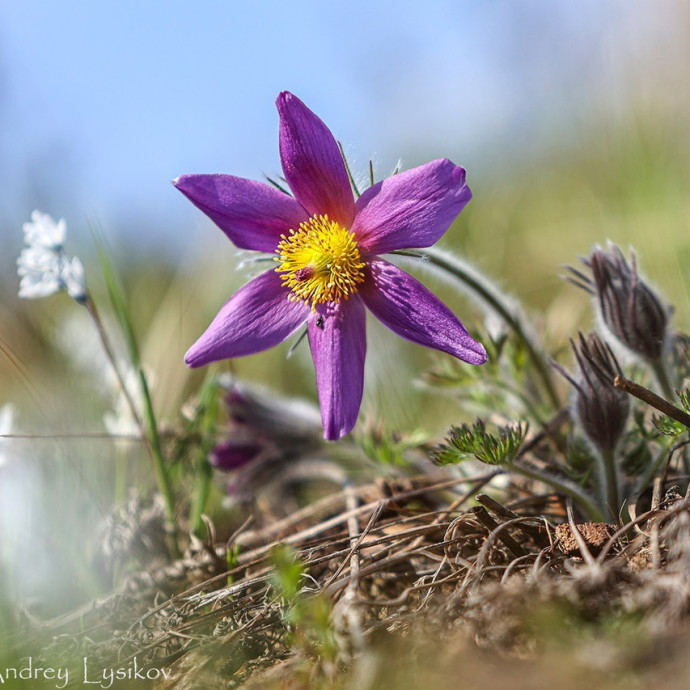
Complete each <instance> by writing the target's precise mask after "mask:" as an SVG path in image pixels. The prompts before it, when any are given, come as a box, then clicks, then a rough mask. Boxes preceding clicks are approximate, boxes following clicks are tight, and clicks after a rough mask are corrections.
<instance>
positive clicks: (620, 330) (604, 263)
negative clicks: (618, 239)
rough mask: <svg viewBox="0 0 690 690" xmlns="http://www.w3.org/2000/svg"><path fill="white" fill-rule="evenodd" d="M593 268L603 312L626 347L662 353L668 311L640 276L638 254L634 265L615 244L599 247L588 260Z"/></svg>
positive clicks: (638, 351)
mask: <svg viewBox="0 0 690 690" xmlns="http://www.w3.org/2000/svg"><path fill="white" fill-rule="evenodd" d="M585 263H586V264H587V265H588V266H589V267H590V268H591V270H592V276H593V278H594V287H595V290H596V296H597V298H598V300H599V307H600V309H601V316H602V318H603V320H604V323H605V324H606V326H607V327H608V329H609V330H610V331H611V333H613V335H614V336H615V337H616V338H617V339H618V340H620V341H621V342H622V343H623V344H624V345H625V346H626V347H628V348H629V349H630V350H632V351H633V352H635V353H636V354H638V355H640V356H642V357H644V358H645V359H647V360H652V361H653V360H657V359H659V357H661V354H662V352H663V349H664V343H665V340H666V326H667V323H668V311H667V309H666V307H665V306H664V304H663V303H662V301H661V300H660V298H659V297H658V296H657V295H656V294H655V293H654V292H653V291H652V290H651V289H650V288H649V286H648V285H647V284H646V283H645V282H644V281H643V280H641V279H640V277H639V275H638V273H637V266H636V262H635V254H634V253H632V252H631V254H630V265H628V262H627V261H626V260H625V257H624V256H623V254H622V252H621V251H620V249H618V247H616V246H615V245H610V248H609V251H608V252H605V251H603V250H602V249H599V248H597V249H595V250H594V251H593V252H592V256H591V257H590V258H589V260H588V261H586V262H585Z"/></svg>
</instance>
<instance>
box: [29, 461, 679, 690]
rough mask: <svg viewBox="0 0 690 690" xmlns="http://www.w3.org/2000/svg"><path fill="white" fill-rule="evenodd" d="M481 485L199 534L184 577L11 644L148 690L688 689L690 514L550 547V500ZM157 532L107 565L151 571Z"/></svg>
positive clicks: (406, 484) (145, 587)
mask: <svg viewBox="0 0 690 690" xmlns="http://www.w3.org/2000/svg"><path fill="white" fill-rule="evenodd" d="M491 476H492V475H490V474H484V475H477V476H473V477H466V478H455V479H448V480H444V481H438V480H436V481H432V480H430V479H429V478H428V477H419V478H415V479H409V480H408V479H405V480H394V481H388V482H385V481H377V482H374V483H371V484H367V485H364V486H360V487H357V488H349V487H348V488H346V489H344V490H343V491H342V492H339V493H337V494H333V495H330V496H327V497H326V498H323V499H321V500H320V501H318V502H316V503H314V504H312V505H310V506H308V507H307V508H304V509H302V510H301V511H298V512H296V513H292V514H291V515H290V516H289V517H287V518H285V519H282V520H278V521H275V522H268V523H266V524H265V525H262V526H261V528H256V529H252V526H251V524H250V523H249V522H247V523H245V525H243V526H242V528H240V529H239V530H238V531H237V532H236V533H235V534H233V535H232V536H231V537H230V539H229V541H228V542H227V543H219V541H218V539H217V537H216V536H215V535H214V534H213V529H212V528H211V526H210V525H209V539H208V541H207V543H201V542H199V541H195V542H193V543H192V544H191V545H190V548H189V549H188V551H187V553H186V555H185V558H184V559H182V560H180V561H179V562H176V563H173V564H168V565H164V563H163V561H162V560H161V561H159V562H158V564H157V565H149V567H147V569H146V570H145V571H140V572H136V573H133V574H131V575H130V576H129V577H128V578H127V583H126V586H125V588H124V589H123V590H122V591H121V592H120V593H118V594H114V595H112V596H110V597H109V598H107V599H105V600H103V601H99V602H93V603H92V604H90V605H89V606H87V607H85V608H83V609H82V610H80V611H77V612H74V613H72V614H70V615H68V616H63V617H60V618H59V619H56V620H53V621H50V622H44V623H41V624H38V623H37V622H35V621H33V622H32V623H29V622H28V621H27V623H26V626H25V628H26V635H25V636H24V639H23V640H22V642H23V643H24V645H28V646H35V645H37V644H38V643H39V641H40V640H44V641H45V640H46V639H47V636H49V637H50V638H51V640H52V641H51V642H50V644H48V645H47V646H45V647H44V650H43V655H45V657H46V658H49V659H52V660H53V664H55V663H56V662H55V659H60V658H61V659H63V660H65V663H68V662H69V659H70V658H71V659H74V658H78V659H81V658H82V657H83V656H88V657H89V660H90V663H91V664H94V665H96V664H99V663H100V664H102V665H103V666H104V667H113V666H126V665H127V664H130V663H131V662H132V660H133V659H134V657H136V658H137V662H138V664H139V666H144V667H149V668H154V667H156V668H161V667H165V668H168V669H170V670H171V671H172V677H171V679H170V680H169V681H168V682H167V683H163V684H161V685H160V687H166V688H175V689H177V690H182V689H185V688H189V689H190V690H191V689H192V688H207V687H208V688H211V687H249V688H264V687H269V688H271V687H275V688H308V687H324V688H350V687H357V688H364V689H366V688H372V689H373V688H388V687H390V688H393V687H395V688H418V687H441V688H445V687H449V688H450V687H454V688H455V687H465V686H466V685H467V686H468V687H469V686H470V685H472V687H477V686H478V687H488V686H491V687H495V688H518V687H531V688H539V687H547V686H548V687H552V686H553V684H555V683H558V684H559V685H561V686H562V687H564V688H570V687H573V688H575V687H583V686H584V685H585V684H587V685H589V686H591V687H607V688H608V687H618V686H619V684H622V683H624V682H625V683H632V684H633V687H645V686H646V685H647V683H648V682H651V680H650V679H652V678H654V679H661V678H665V679H666V680H667V681H668V682H669V683H670V685H669V687H684V685H681V684H680V682H681V681H680V677H679V676H678V670H677V669H678V668H680V667H681V666H682V660H683V654H684V653H685V650H686V649H687V647H688V639H690V638H688V637H687V633H686V627H687V619H688V615H687V614H688V611H689V608H690V499H688V498H687V497H685V498H684V497H680V496H678V495H673V494H669V498H668V500H667V501H666V502H665V503H662V504H661V505H660V506H659V507H657V508H656V509H654V510H652V511H650V512H648V513H646V514H645V515H642V516H639V517H638V519H637V520H636V521H635V522H633V523H631V524H630V525H629V526H628V528H627V529H625V530H620V531H618V532H615V533H613V530H612V528H611V527H605V526H602V527H601V529H600V530H598V531H597V528H589V530H588V529H584V530H582V534H581V533H580V532H579V531H574V523H573V522H572V521H571V522H570V526H569V527H567V526H566V527H565V528H564V527H560V528H559V537H557V536H556V530H555V529H554V525H555V524H556V523H565V522H566V521H567V520H566V517H565V513H564V508H563V506H562V505H561V504H560V503H559V502H558V501H557V500H556V499H555V498H554V497H552V496H547V495H542V496H536V497H535V496H534V493H533V491H534V488H535V487H534V486H532V487H526V486H524V487H520V486H517V485H516V486H513V487H512V488H511V489H510V492H509V496H507V497H506V498H505V499H504V502H503V504H500V503H497V502H496V501H495V500H493V499H491V498H489V497H487V496H485V495H482V494H481V493H480V492H481V490H482V487H483V486H484V485H485V484H486V483H487V482H488V481H489V480H490V478H491ZM478 493H479V505H476V506H475V507H473V508H470V509H468V505H467V504H468V503H469V502H470V500H471V499H473V498H475V497H476V496H477V494H478ZM439 506H441V507H439ZM160 517H161V511H160V510H158V509H157V508H156V507H155V506H154V507H149V508H147V509H142V508H141V506H139V505H134V504H133V505H131V506H130V512H129V526H128V525H127V521H126V520H122V519H121V520H120V522H119V523H118V525H117V529H116V530H114V533H115V534H119V539H111V541H110V542H109V544H110V549H111V551H112V550H113V549H114V548H115V547H114V545H115V544H116V543H118V544H120V547H122V548H126V549H129V550H130V553H131V552H133V551H136V550H137V549H139V550H143V551H144V552H146V554H147V561H146V562H147V564H155V563H156V559H155V557H154V556H155V552H156V550H157V549H158V546H157V545H158V544H162V543H163V541H162V539H161V538H160V537H161V533H160V525H161V524H162V521H161V519H160ZM592 529H593V531H594V534H592V533H591V532H592ZM602 530H603V532H602ZM603 533H605V534H606V538H605V540H604V541H603V542H602V540H601V538H602V534H603ZM126 535H128V536H126ZM573 542H574V543H575V546H573ZM278 543H280V544H288V545H290V546H291V547H292V549H293V550H294V553H295V554H296V555H297V557H298V559H299V561H300V562H301V563H302V564H303V567H304V577H303V578H302V580H301V582H300V587H301V591H300V592H299V594H297V595H296V596H295V598H294V599H292V600H289V597H288V598H287V599H286V595H285V592H281V589H280V587H279V586H278V585H277V584H276V582H277V580H276V559H275V555H274V554H275V552H274V548H275V547H276V545H277V544H278ZM588 544H589V546H588ZM228 549H229V550H230V552H231V554H235V555H234V556H232V558H231V559H230V560H228ZM228 564H230V565H229V566H228ZM295 611H300V612H301V613H300V615H299V616H295V615H294V614H295ZM323 611H325V612H326V614H325V619H324V620H326V624H325V626H324V624H323V620H322V619H320V618H319V615H320V613H319V612H321V613H323ZM322 618H323V617H322ZM682 677H683V678H687V674H683V676H682ZM671 679H673V680H671ZM665 682H666V681H665ZM674 683H676V685H674Z"/></svg>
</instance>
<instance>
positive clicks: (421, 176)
mask: <svg viewBox="0 0 690 690" xmlns="http://www.w3.org/2000/svg"><path fill="white" fill-rule="evenodd" d="M471 198H472V192H470V188H469V187H468V186H467V184H466V182H465V170H464V168H461V167H459V166H457V165H455V164H454V163H451V161H449V160H448V159H447V158H442V159H439V160H435V161H431V163H426V164H425V165H420V166H419V167H417V168H413V169H412V170H406V171H405V172H401V173H398V174H397V175H393V176H391V177H389V178H387V179H385V180H383V181H381V182H378V183H377V184H375V185H373V186H372V187H369V189H367V190H366V191H365V192H364V193H363V194H362V196H361V197H360V198H359V199H358V200H357V204H356V208H357V216H356V218H355V222H354V224H353V225H352V228H351V230H352V232H353V233H354V234H355V235H356V236H357V239H358V241H359V243H360V245H361V246H362V248H363V249H365V250H366V251H368V252H371V253H372V254H384V253H385V252H390V251H393V250H394V249H403V248H406V247H430V246H431V245H432V244H434V243H435V242H436V241H437V240H438V239H439V238H440V237H441V236H442V235H443V233H444V232H445V231H446V230H448V228H449V227H450V224H451V223H452V222H453V221H454V220H455V218H456V217H457V215H458V213H460V211H462V209H463V208H464V207H465V205H466V204H467V202H468V201H469V200H470V199H471Z"/></svg>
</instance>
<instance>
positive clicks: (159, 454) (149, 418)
mask: <svg viewBox="0 0 690 690" xmlns="http://www.w3.org/2000/svg"><path fill="white" fill-rule="evenodd" d="M84 306H85V307H86V310H87V311H88V313H89V316H90V317H91V320H92V321H93V323H94V325H95V326H96V330H97V332H98V337H99V338H100V341H101V344H102V345H103V350H104V351H105V354H106V356H107V358H108V360H109V361H110V364H111V366H112V368H113V371H114V372H115V376H116V377H117V380H118V383H119V384H120V388H121V389H122V392H123V394H124V396H125V399H126V400H127V404H128V405H129V408H130V410H131V412H132V417H133V418H134V420H135V422H136V424H137V426H138V427H139V430H140V432H141V437H142V439H143V440H144V446H145V447H146V451H147V453H148V455H149V457H150V459H151V463H152V465H153V470H154V473H155V475H156V482H157V485H158V490H159V491H160V492H161V496H162V497H163V502H164V504H165V515H166V521H167V527H168V535H169V540H170V543H169V546H170V553H171V556H172V557H173V558H178V557H179V555H180V550H179V547H178V545H177V537H176V528H175V524H176V523H175V503H174V500H173V495H172V487H171V484H170V479H169V477H168V473H167V471H166V469H165V461H164V459H163V450H162V447H161V441H160V436H159V434H158V425H157V424H156V417H155V414H154V411H153V405H152V403H151V393H150V391H149V387H148V382H147V380H146V376H145V374H144V372H143V370H142V368H141V366H140V365H139V362H138V361H137V362H136V368H137V370H138V374H139V382H140V385H141V389H142V393H143V399H144V405H145V407H144V416H145V418H146V424H144V421H143V420H142V419H141V417H140V416H139V412H138V411H137V406H136V404H135V402H134V400H133V399H132V396H131V394H130V392H129V391H128V390H127V385H126V384H125V380H124V378H123V376H122V373H121V372H120V368H119V367H118V365H117V359H116V357H115V352H114V351H113V348H112V345H111V344H110V339H109V338H108V334H107V332H106V330H105V328H104V326H103V322H102V320H101V317H100V315H99V313H98V310H97V309H96V304H95V302H94V301H93V299H92V298H91V296H90V295H87V296H86V300H85V302H84Z"/></svg>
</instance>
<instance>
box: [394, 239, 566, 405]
mask: <svg viewBox="0 0 690 690" xmlns="http://www.w3.org/2000/svg"><path fill="white" fill-rule="evenodd" d="M391 253H392V254H399V255H400V256H412V257H415V258H419V259H422V260H427V261H429V263H431V264H433V265H434V266H436V267H437V268H440V269H443V270H444V271H446V272H447V273H450V274H451V275H452V276H454V277H455V278H457V279H458V280H459V281H460V282H461V283H463V284H464V285H465V286H466V287H467V288H468V289H469V290H470V291H471V292H473V293H474V294H475V295H477V296H478V297H479V298H480V299H481V300H482V301H483V302H485V303H486V304H487V305H488V306H489V307H491V309H493V310H494V311H495V312H496V313H497V314H498V315H499V316H500V317H501V318H502V319H503V321H504V322H505V323H506V325H508V326H509V327H510V328H511V329H512V330H513V332H514V333H515V335H517V337H518V338H519V339H520V340H521V341H522V343H523V344H524V346H525V348H526V350H527V353H528V355H529V358H530V359H531V360H532V363H533V364H534V367H535V369H536V372H537V375H538V376H539V378H540V379H541V382H542V384H543V387H544V390H545V391H546V394H547V395H548V397H549V401H550V403H551V405H552V406H553V408H554V409H558V408H559V407H560V401H559V399H558V394H557V393H556V388H555V387H554V384H553V380H552V378H551V367H550V366H549V363H548V360H547V358H546V357H545V356H544V354H543V353H542V352H540V351H539V350H538V349H537V347H536V346H535V344H534V342H533V340H532V338H531V337H530V335H529V333H528V329H527V328H526V326H525V325H524V323H523V321H522V319H521V318H520V315H519V314H518V313H516V311H515V310H514V309H512V308H511V306H510V305H508V304H506V300H505V298H504V297H503V295H501V294H500V292H499V291H498V290H497V289H496V288H495V287H494V286H493V285H491V284H490V283H489V282H488V281H486V280H483V279H482V277H481V276H480V274H479V273H478V272H476V271H474V270H472V269H471V268H470V267H469V266H468V265H466V264H465V262H463V261H461V260H460V259H458V258H457V257H454V256H452V255H451V254H449V253H448V252H445V251H443V250H439V249H436V248H433V247H428V248H426V249H397V250H395V251H393V252H391Z"/></svg>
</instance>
